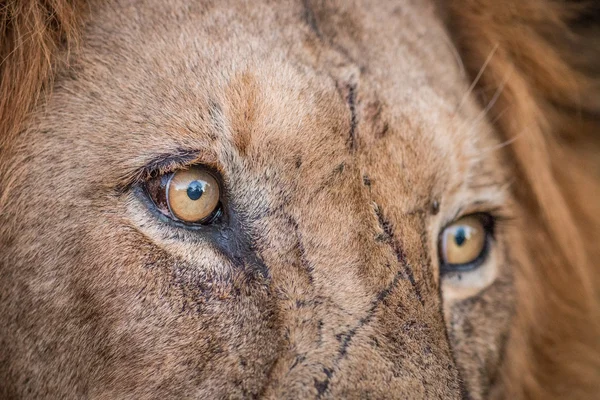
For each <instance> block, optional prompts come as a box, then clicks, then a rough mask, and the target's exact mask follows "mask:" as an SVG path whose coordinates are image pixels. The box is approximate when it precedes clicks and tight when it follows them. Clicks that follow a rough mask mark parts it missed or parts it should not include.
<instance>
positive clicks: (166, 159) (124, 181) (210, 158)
mask: <svg viewBox="0 0 600 400" xmlns="http://www.w3.org/2000/svg"><path fill="white" fill-rule="evenodd" d="M194 165H202V166H205V167H207V168H208V169H209V170H210V171H213V172H216V176H218V177H219V178H222V177H223V175H224V174H223V171H222V169H221V166H220V164H219V163H218V162H217V157H216V155H215V154H213V153H212V152H211V151H210V150H205V149H193V150H191V149H178V150H175V151H173V152H170V153H160V154H156V155H154V156H153V157H152V158H150V159H149V160H148V161H146V162H145V163H144V165H142V166H141V167H138V168H136V169H133V170H130V171H127V172H125V173H124V174H122V175H121V176H120V177H119V178H118V179H117V181H118V183H117V185H116V186H115V187H116V190H117V192H118V193H124V192H126V191H127V190H129V189H130V188H131V187H133V186H135V185H139V184H143V183H144V182H147V181H148V180H150V179H152V178H155V177H157V176H159V175H166V174H169V173H173V172H176V171H177V170H180V169H186V168H189V167H192V166H194Z"/></svg>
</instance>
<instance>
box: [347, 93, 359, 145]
mask: <svg viewBox="0 0 600 400" xmlns="http://www.w3.org/2000/svg"><path fill="white" fill-rule="evenodd" d="M347 88H348V96H347V97H346V101H347V103H348V108H349V109H350V139H349V140H350V150H352V151H355V150H356V133H357V132H356V131H357V127H358V116H357V115H356V84H353V83H352V84H348V85H347Z"/></svg>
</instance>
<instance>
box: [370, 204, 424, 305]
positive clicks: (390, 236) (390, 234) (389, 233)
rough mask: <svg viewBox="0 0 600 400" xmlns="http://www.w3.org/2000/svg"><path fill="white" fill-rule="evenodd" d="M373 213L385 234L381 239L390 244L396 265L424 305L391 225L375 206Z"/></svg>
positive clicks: (379, 208)
mask: <svg viewBox="0 0 600 400" xmlns="http://www.w3.org/2000/svg"><path fill="white" fill-rule="evenodd" d="M375 213H376V214H377V219H378V220H379V225H380V226H381V229H383V232H384V234H385V236H384V238H383V239H384V240H386V241H387V242H388V243H389V244H390V246H392V249H393V250H394V254H395V255H396V260H398V263H399V264H400V265H402V267H403V268H404V273H405V274H406V277H407V278H408V281H409V282H410V284H411V285H412V287H413V289H414V291H415V294H416V296H417V298H418V299H419V302H421V305H425V302H424V300H423V296H422V295H421V290H420V289H419V286H418V285H417V282H416V281H415V276H414V274H413V271H412V268H411V266H410V263H409V262H408V260H407V259H406V255H405V254H404V251H403V250H402V247H401V246H400V243H399V242H398V240H397V239H396V238H395V237H394V230H393V228H392V224H391V223H390V222H389V221H388V220H386V219H385V217H384V216H383V213H382V211H381V207H379V206H377V208H376V210H375Z"/></svg>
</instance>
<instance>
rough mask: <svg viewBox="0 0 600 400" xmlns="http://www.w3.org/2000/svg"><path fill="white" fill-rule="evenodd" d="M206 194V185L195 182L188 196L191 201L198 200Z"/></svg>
mask: <svg viewBox="0 0 600 400" xmlns="http://www.w3.org/2000/svg"><path fill="white" fill-rule="evenodd" d="M203 193H204V185H203V184H202V183H200V182H198V181H193V182H192V183H190V184H189V186H188V188H187V195H188V197H189V198H190V200H194V201H195V200H198V199H199V198H200V197H202V194H203Z"/></svg>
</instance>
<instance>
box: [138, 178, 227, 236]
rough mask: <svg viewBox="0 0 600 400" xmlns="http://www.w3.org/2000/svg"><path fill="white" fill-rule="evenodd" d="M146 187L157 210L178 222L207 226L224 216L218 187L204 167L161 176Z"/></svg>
mask: <svg viewBox="0 0 600 400" xmlns="http://www.w3.org/2000/svg"><path fill="white" fill-rule="evenodd" d="M145 187H146V192H147V193H148V195H149V197H150V198H151V199H152V201H153V202H154V204H155V205H156V207H157V208H158V209H159V210H160V211H161V212H162V213H163V214H165V215H166V216H168V217H170V218H172V219H174V220H176V221H180V222H184V223H188V224H208V223H211V222H213V221H214V220H215V219H216V217H218V216H219V215H220V213H221V206H220V204H221V202H220V200H221V190H220V187H219V183H218V181H217V179H216V178H215V177H214V176H213V175H212V174H211V173H210V172H208V171H207V170H206V169H204V168H202V167H192V168H189V169H186V170H181V171H176V172H173V173H170V174H166V175H161V176H158V177H156V178H153V179H151V180H150V181H148V182H147V183H146V185H145Z"/></svg>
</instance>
